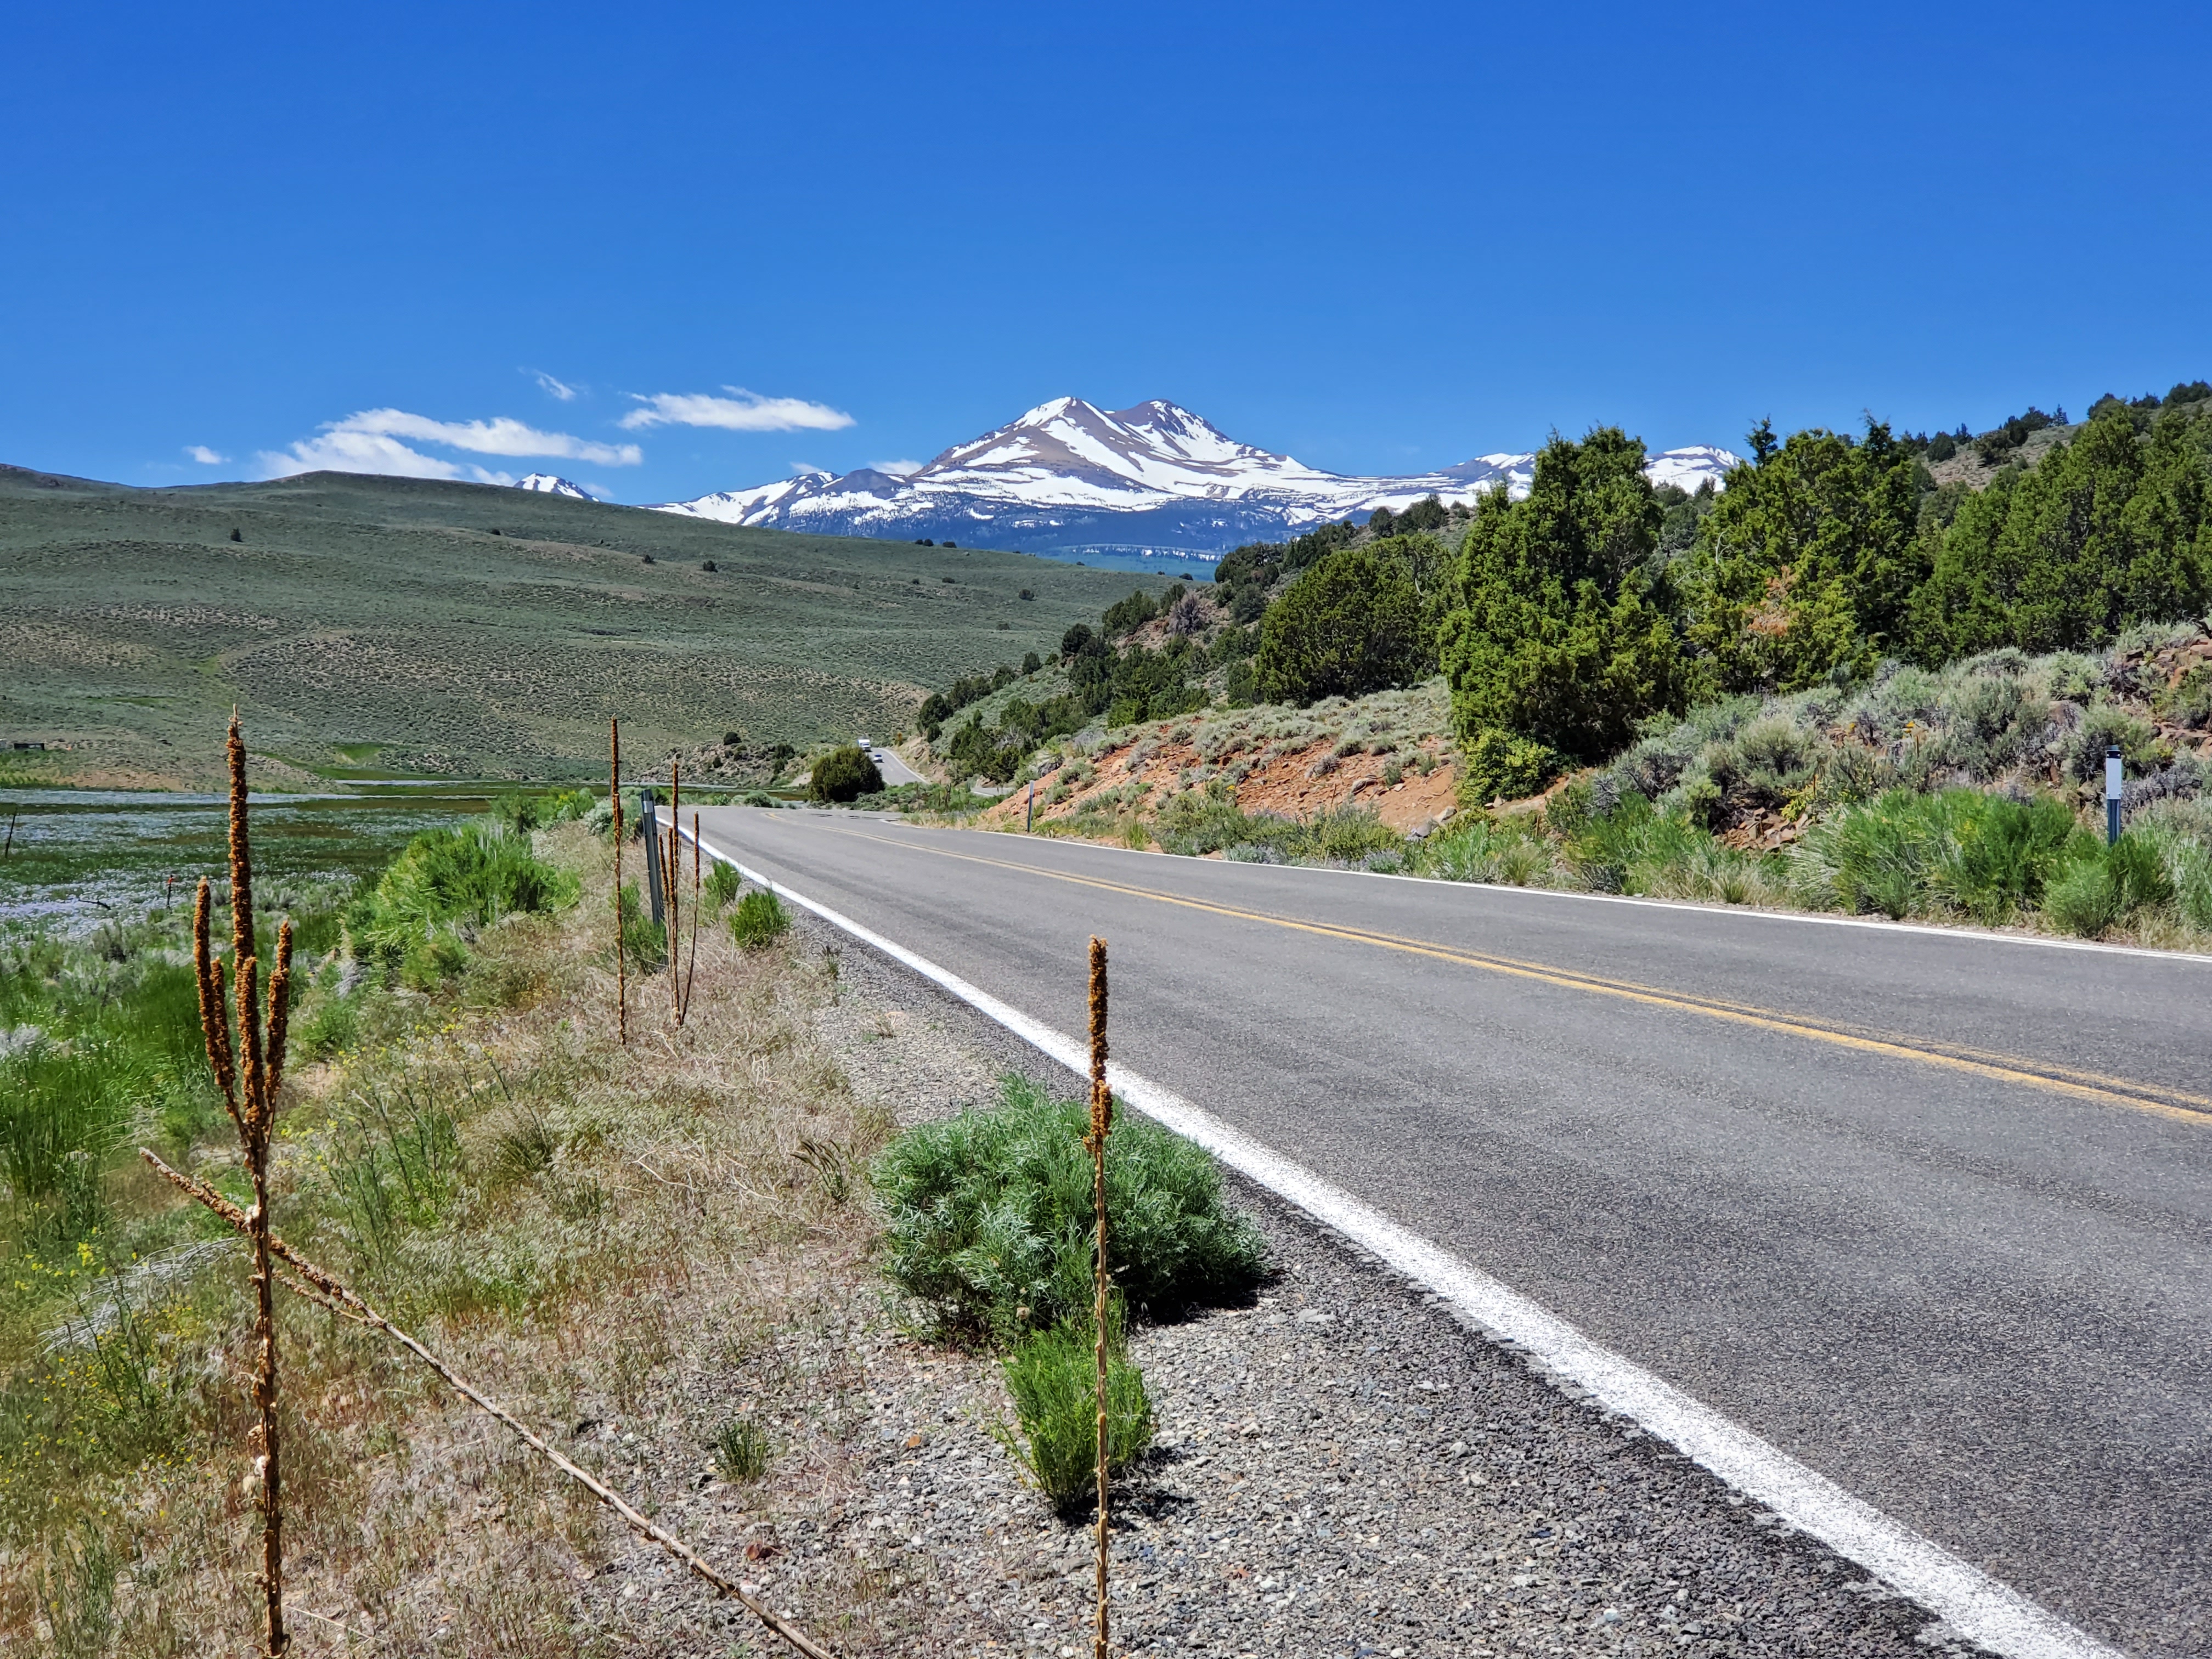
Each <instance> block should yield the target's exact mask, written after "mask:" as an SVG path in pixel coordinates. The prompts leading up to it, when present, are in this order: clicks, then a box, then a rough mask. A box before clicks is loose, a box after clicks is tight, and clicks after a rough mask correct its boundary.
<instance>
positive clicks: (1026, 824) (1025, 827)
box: [1022, 778, 1036, 835]
mask: <svg viewBox="0 0 2212 1659" xmlns="http://www.w3.org/2000/svg"><path fill="white" fill-rule="evenodd" d="M1032 829H1036V779H1035V778H1031V779H1030V810H1029V811H1028V812H1027V813H1026V814H1024V817H1023V818H1022V833H1023V834H1024V835H1027V834H1028V833H1029V832H1030V830H1032Z"/></svg>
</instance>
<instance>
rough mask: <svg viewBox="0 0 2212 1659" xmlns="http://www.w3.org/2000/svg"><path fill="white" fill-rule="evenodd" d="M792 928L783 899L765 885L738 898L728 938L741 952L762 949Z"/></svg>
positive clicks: (789, 915)
mask: <svg viewBox="0 0 2212 1659" xmlns="http://www.w3.org/2000/svg"><path fill="white" fill-rule="evenodd" d="M790 931H791V914H790V912H788V911H787V910H786V909H785V908H783V901H782V900H781V899H780V898H778V897H776V896H775V894H774V893H772V892H770V891H769V890H768V889H766V888H764V887H756V888H755V889H754V890H752V891H751V892H750V893H747V894H746V895H745V896H744V897H743V898H741V899H739V900H738V908H737V912H736V914H735V915H732V916H731V918H730V937H731V938H732V939H735V940H736V941H737V943H738V948H739V949H740V950H744V951H765V950H766V949H768V947H769V945H773V944H775V942H776V940H778V939H781V938H782V937H783V936H784V935H785V934H786V933H789V932H790Z"/></svg>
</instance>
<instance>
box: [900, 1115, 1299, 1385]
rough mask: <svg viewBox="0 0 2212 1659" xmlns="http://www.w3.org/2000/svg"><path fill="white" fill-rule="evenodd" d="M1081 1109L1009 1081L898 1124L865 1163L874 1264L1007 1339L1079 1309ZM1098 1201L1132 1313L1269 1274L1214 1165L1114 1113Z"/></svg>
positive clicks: (1229, 1289) (1204, 1297)
mask: <svg viewBox="0 0 2212 1659" xmlns="http://www.w3.org/2000/svg"><path fill="white" fill-rule="evenodd" d="M1089 1124H1090V1106H1089V1104H1088V1103H1087V1102H1085V1101H1080V1100H1054V1099H1053V1098H1051V1097H1049V1096H1048V1094H1047V1093H1046V1092H1045V1091H1044V1090H1043V1089H1042V1088H1040V1087H1039V1086H1038V1085H1036V1084H1034V1083H1031V1082H1030V1081H1028V1080H1027V1079H1024V1078H1018V1077H1012V1076H1009V1077H1007V1078H1006V1079H1002V1080H1001V1082H1000V1099H999V1103H998V1104H997V1105H996V1106H994V1107H990V1108H987V1109H985V1108H971V1109H969V1110H967V1111H964V1112H962V1113H961V1114H959V1115H957V1116H956V1117H951V1118H947V1119H945V1120H944V1121H940V1122H936V1123H927V1124H922V1125H920V1126H918V1127H915V1128H913V1129H909V1130H908V1131H907V1132H906V1133H904V1134H902V1135H901V1136H900V1137H899V1138H898V1139H896V1140H895V1141H893V1142H892V1143H891V1145H890V1146H889V1147H888V1148H886V1149H885V1150H884V1152H883V1153H882V1155H881V1156H880V1157H879V1158H878V1159H877V1160H876V1163H875V1165H874V1167H873V1169H872V1170H871V1171H870V1179H871V1181H872V1184H873V1186H874V1188H875V1190H876V1192H877V1194H878V1198H879V1199H880V1200H881V1201H882V1204H883V1206H884V1211H885V1212H886V1219H887V1222H888V1234H887V1241H886V1247H885V1255H886V1261H885V1268H886V1271H887V1272H888V1273H890V1277H891V1279H892V1280H893V1281H894V1282H895V1283H896V1284H897V1285H899V1286H900V1287H901V1288H902V1290H904V1291H907V1292H908V1294H909V1295H911V1296H914V1297H918V1298H919V1299H920V1300H921V1301H922V1302H924V1303H926V1304H928V1306H929V1308H930V1310H931V1311H932V1313H933V1316H934V1317H935V1318H936V1320H937V1322H939V1325H941V1326H942V1327H943V1328H945V1329H946V1330H947V1331H948V1332H951V1333H953V1334H963V1335H967V1336H971V1337H973V1336H980V1337H987V1338H990V1339H992V1340H996V1341H1000V1342H1011V1341H1012V1340H1016V1339H1017V1338H1018V1337H1020V1336H1022V1335H1023V1334H1025V1333H1028V1332H1032V1331H1037V1330H1042V1329H1046V1328H1049V1327H1051V1326H1054V1325H1056V1324H1059V1323H1060V1322H1061V1321H1063V1320H1066V1319H1069V1318H1073V1317H1079V1316H1083V1315H1084V1312H1085V1310H1086V1309H1088V1307H1089V1306H1090V1304H1091V1270H1092V1255H1091V1227H1092V1219H1093V1218H1092V1208H1091V1158H1090V1154H1089V1153H1088V1152H1086V1151H1085V1147H1084V1136H1085V1132H1086V1131H1087V1129H1088V1127H1089ZM1106 1208H1107V1216H1108V1235H1109V1238H1108V1244H1107V1254H1108V1261H1109V1266H1110V1267H1111V1269H1112V1273H1113V1279H1114V1283H1115V1287H1116V1288H1117V1289H1118V1290H1119V1291H1121V1294H1122V1295H1123V1296H1124V1297H1126V1298H1127V1301H1128V1304H1129V1305H1130V1306H1131V1307H1132V1308H1133V1310H1136V1311H1137V1312H1138V1313H1139V1314H1141V1315H1146V1316H1163V1315H1172V1314H1175V1313H1178V1312H1181V1311H1182V1310H1185V1309H1188V1308H1190V1307H1194V1306H1196V1305H1199V1304H1204V1303H1207V1302H1212V1301H1218V1300H1222V1299H1225V1298H1231V1297H1237V1296H1241V1295H1243V1294H1244V1293H1245V1292H1247V1291H1249V1290H1250V1289H1251V1288H1252V1287H1253V1286H1254V1285H1256V1284H1258V1283H1259V1281H1260V1279H1261V1276H1262V1275H1263V1274H1264V1273H1265V1272H1266V1267H1267V1258H1266V1251H1265V1247H1264V1246H1263V1245H1262V1244H1261V1239H1260V1235H1259V1232H1258V1231H1257V1230H1256V1229H1255V1227H1254V1226H1253V1225H1252V1223H1251V1222H1250V1221H1249V1219H1247V1218H1245V1217H1243V1216H1242V1215H1239V1214H1237V1213H1236V1212H1233V1211H1231V1209H1230V1208H1229V1206H1227V1205H1226V1204H1225V1202H1224V1201H1223V1199H1222V1195H1221V1175H1220V1171H1219V1170H1218V1169H1217V1168H1216V1167H1215V1165H1214V1163H1213V1160H1212V1158H1209V1157H1208V1156H1207V1155H1206V1153H1205V1152H1203V1151H1201V1150H1200V1148H1198V1147H1196V1146H1193V1145H1192V1144H1191V1143H1190V1142H1188V1141H1187V1140H1185V1139H1182V1137H1181V1136H1180V1135H1176V1134H1174V1133H1170V1132H1169V1131H1168V1130H1166V1129H1164V1128H1162V1127H1160V1126H1159V1125H1158V1124H1157V1123H1155V1122H1153V1121H1152V1120H1151V1119H1149V1118H1146V1117H1140V1116H1139V1115H1137V1114H1135V1113H1133V1112H1130V1111H1127V1110H1126V1109H1125V1110H1123V1111H1121V1112H1120V1113H1118V1114H1117V1115H1116V1116H1115V1124H1114V1131H1113V1133H1112V1134H1111V1135H1110V1136H1109V1138H1108V1139H1107V1143H1106Z"/></svg>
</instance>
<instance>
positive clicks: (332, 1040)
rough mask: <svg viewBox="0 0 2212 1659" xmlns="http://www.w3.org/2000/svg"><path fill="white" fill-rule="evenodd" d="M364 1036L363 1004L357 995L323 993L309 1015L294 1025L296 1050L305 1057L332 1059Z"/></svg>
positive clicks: (313, 1002) (313, 1004) (293, 1037)
mask: <svg viewBox="0 0 2212 1659" xmlns="http://www.w3.org/2000/svg"><path fill="white" fill-rule="evenodd" d="M360 1038H361V1004H360V1002H359V1001H358V1000H356V999H355V998H353V997H343V996H337V995H319V996H317V997H316V998H315V1000H313V1001H312V1002H310V1003H309V1004H308V1005H307V1018H305V1019H301V1020H295V1022H294V1023H293V1025H292V1040H291V1048H292V1053H293V1054H295V1056H297V1057H298V1058H299V1059H301V1060H311V1061H312V1060H328V1059H329V1058H330V1057H331V1055H333V1054H337V1053H338V1052H339V1051H341V1050H342V1049H346V1048H352V1047H353V1046H354V1044H355V1043H356V1042H359V1041H360Z"/></svg>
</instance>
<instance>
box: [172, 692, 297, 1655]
mask: <svg viewBox="0 0 2212 1659" xmlns="http://www.w3.org/2000/svg"><path fill="white" fill-rule="evenodd" d="M227 746H228V754H229V760H230V935H231V957H230V959H231V967H232V975H231V979H232V983H231V985H230V987H229V991H230V994H229V996H228V997H226V995H225V994H224V991H225V987H224V983H223V981H224V974H223V963H222V959H221V958H220V957H217V956H216V954H215V951H214V947H213V946H212V945H210V942H209V939H208V920H209V911H210V908H212V907H211V903H210V894H209V890H208V884H207V880H206V878H204V877H203V878H201V880H200V884H199V894H198V901H197V903H196V904H195V905H194V906H193V908H192V968H193V971H194V974H195V975H196V976H197V980H198V982H199V1000H200V1036H201V1040H202V1041H203V1042H204V1043H205V1044H206V1046H207V1055H208V1064H209V1066H210V1068H212V1069H213V1071H214V1073H215V1078H216V1085H217V1086H218V1087H220V1088H221V1089H222V1099H223V1105H224V1107H225V1108H226V1109H228V1111H229V1113H230V1116H231V1121H232V1122H234V1123H235V1124H236V1125H237V1126H238V1140H239V1148H240V1151H241V1152H243V1153H244V1154H245V1164H246V1177H247V1179H248V1181H249V1182H251V1183H252V1188H253V1205H252V1208H251V1209H248V1210H246V1211H244V1212H241V1215H240V1220H241V1223H242V1230H243V1231H245V1233H246V1237H247V1239H248V1240H249V1241H250V1242H251V1243H252V1247H253V1289H254V1320H253V1407H254V1425H253V1428H252V1431H250V1433H249V1435H248V1437H247V1444H248V1446H249V1447H250V1449H251V1450H252V1455H253V1468H254V1474H255V1475H256V1476H257V1477H258V1485H259V1488H260V1491H259V1496H258V1505H259V1508H260V1510H261V1574H260V1582H261V1591H262V1601H263V1606H264V1613H265V1614H266V1618H267V1625H268V1630H267V1638H266V1645H265V1647H264V1654H265V1655H266V1659H281V1656H283V1653H284V1652H285V1650H286V1649H287V1648H289V1646H290V1643H291V1638H289V1636H287V1635H286V1633H285V1631H284V1507H283V1482H282V1480H281V1478H280V1477H281V1473H282V1465H281V1463H280V1461H279V1457H278V1452H279V1449H280V1448H279V1444H278V1441H277V1435H276V1400H277V1375H276V1268H275V1265H274V1263H273V1261H272V1260H271V1257H270V1238H271V1234H270V1217H269V1146H270V1140H271V1139H272V1137H273V1136H274V1134H275V1132H276V1091H277V1089H278V1088H279V1087H280V1086H281V1085H282V1084H283V1076H284V1046H285V1041H286V1036H287V1030H288V1026H289V1018H288V1012H287V1010H286V1007H285V1002H286V1000H287V998H288V997H289V995H290V994H291V988H292V925H291V923H290V922H289V921H288V922H286V923H285V924H284V925H283V927H281V928H279V929H278V930H277V933H276V971H275V972H274V973H273V974H272V975H270V982H269V1005H268V1008H267V1012H266V1015H265V1023H264V1012H263V1009H262V1006H261V1002H260V988H261V973H260V963H259V961H258V958H257V957H255V954H254V939H253V856H252V841H251V837H250V836H249V834H248V832H247V825H246V739H245V738H244V737H243V736H242V735H241V734H240V731H239V726H238V714H237V711H236V710H233V711H232V713H231V716H230V736H229V742H228V745H227ZM233 1003H234V1004H235V1006H236V1011H237V1032H236V1036H235V1037H234V1036H233V1034H232V1028H231V1006H230V1005H231V1004H233ZM240 1050H242V1051H243V1058H244V1065H243V1066H240V1064H239V1060H240ZM234 1207H235V1206H234Z"/></svg>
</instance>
